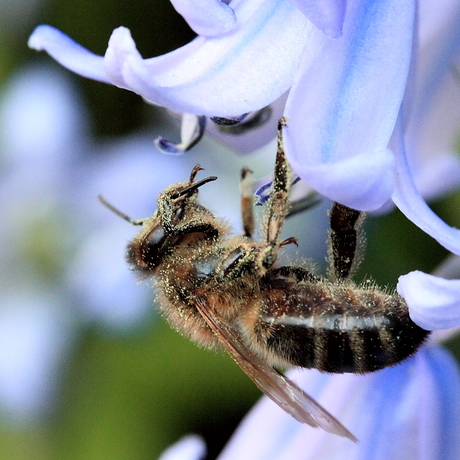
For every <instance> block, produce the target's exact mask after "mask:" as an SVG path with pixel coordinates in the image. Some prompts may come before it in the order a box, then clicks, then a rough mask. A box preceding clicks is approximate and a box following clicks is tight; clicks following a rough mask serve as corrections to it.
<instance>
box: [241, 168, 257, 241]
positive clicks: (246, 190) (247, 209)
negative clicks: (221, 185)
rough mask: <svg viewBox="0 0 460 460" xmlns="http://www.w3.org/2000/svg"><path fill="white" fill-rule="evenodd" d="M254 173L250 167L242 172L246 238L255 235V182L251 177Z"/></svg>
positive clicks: (242, 210) (242, 198)
mask: <svg viewBox="0 0 460 460" xmlns="http://www.w3.org/2000/svg"><path fill="white" fill-rule="evenodd" d="M250 173H252V171H251V170H250V169H249V168H248V167H244V168H243V169H242V170H241V182H240V191H241V217H242V218H243V229H244V236H247V237H248V238H252V234H253V233H254V211H253V206H254V204H253V196H254V193H253V190H252V185H253V183H254V180H253V179H252V177H250V175H249V174H250Z"/></svg>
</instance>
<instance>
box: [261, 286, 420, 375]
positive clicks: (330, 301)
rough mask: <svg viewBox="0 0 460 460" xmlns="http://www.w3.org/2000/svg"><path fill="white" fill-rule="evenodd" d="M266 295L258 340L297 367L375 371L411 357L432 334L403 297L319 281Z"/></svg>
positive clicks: (343, 370) (331, 370)
mask: <svg viewBox="0 0 460 460" xmlns="http://www.w3.org/2000/svg"><path fill="white" fill-rule="evenodd" d="M265 294H266V295H265V296H264V300H263V305H264V306H263V307H262V309H261V311H260V314H259V317H258V321H257V323H256V325H255V333H256V336H257V337H258V338H259V340H262V341H264V343H265V345H266V346H267V347H268V348H269V349H270V351H271V352H272V353H274V354H275V355H277V356H282V357H283V359H284V360H286V361H287V362H289V363H290V364H292V365H295V366H301V367H306V368H316V369H319V370H320V371H324V372H334V373H343V372H352V373H366V372H372V371H376V370H378V369H382V368H384V367H388V366H392V365H394V364H397V363H399V362H400V361H403V360H404V359H406V358H407V357H409V356H410V355H411V354H413V353H414V352H415V351H416V350H417V348H418V347H419V346H420V344H421V343H422V342H423V340H424V339H425V337H426V336H427V334H428V332H427V331H425V330H423V329H421V328H420V327H418V326H417V325H416V324H415V323H414V322H413V321H412V320H411V319H410V317H409V313H408V309H407V306H406V304H405V302H404V300H403V299H402V298H401V297H399V296H390V295H386V294H384V293H382V292H380V291H376V290H365V289H357V288H356V287H354V289H351V288H344V287H340V288H335V289H331V287H330V286H328V285H325V284H324V283H321V282H320V283H316V284H310V285H308V284H307V285H305V286H299V285H297V286H291V289H289V290H278V291H277V290H269V291H266V292H265Z"/></svg>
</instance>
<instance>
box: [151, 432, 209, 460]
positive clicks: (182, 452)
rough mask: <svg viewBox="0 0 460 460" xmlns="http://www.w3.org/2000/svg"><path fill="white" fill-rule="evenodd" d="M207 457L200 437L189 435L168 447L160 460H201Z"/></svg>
mask: <svg viewBox="0 0 460 460" xmlns="http://www.w3.org/2000/svg"><path fill="white" fill-rule="evenodd" d="M205 455H206V445H205V443H204V441H203V440H202V439H201V438H200V437H199V436H195V435H188V436H184V437H183V438H182V439H180V440H179V441H177V442H176V443H175V444H173V445H172V446H170V447H168V448H167V449H166V450H165V451H164V452H163V453H162V454H161V455H160V457H159V459H158V460H201V459H202V458H204V457H205Z"/></svg>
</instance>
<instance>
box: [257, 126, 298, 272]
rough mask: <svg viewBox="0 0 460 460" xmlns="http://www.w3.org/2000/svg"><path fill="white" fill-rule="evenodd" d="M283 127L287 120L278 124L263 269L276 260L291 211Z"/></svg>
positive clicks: (289, 181) (265, 222) (264, 224)
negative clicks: (287, 216) (286, 220)
mask: <svg viewBox="0 0 460 460" xmlns="http://www.w3.org/2000/svg"><path fill="white" fill-rule="evenodd" d="M283 126H286V119H285V118H281V119H280V121H279V123H278V148H277V151H276V160H275V171H274V174H273V191H272V193H271V195H270V198H269V200H268V205H267V211H266V212H265V214H264V220H263V229H264V236H265V241H266V244H267V246H266V247H265V249H264V251H263V253H262V261H261V263H262V267H264V268H270V267H271V266H272V265H273V263H274V262H275V260H276V256H277V253H278V248H279V246H280V239H281V230H282V228H283V224H284V220H285V218H286V215H287V213H288V211H289V190H290V187H291V168H290V166H289V163H288V162H287V159H286V155H285V153H284V146H283V132H282V130H283Z"/></svg>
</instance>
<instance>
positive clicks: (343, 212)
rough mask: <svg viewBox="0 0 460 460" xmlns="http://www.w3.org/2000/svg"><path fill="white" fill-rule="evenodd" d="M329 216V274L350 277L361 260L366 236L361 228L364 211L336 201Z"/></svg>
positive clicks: (334, 278)
mask: <svg viewBox="0 0 460 460" xmlns="http://www.w3.org/2000/svg"><path fill="white" fill-rule="evenodd" d="M329 218H330V224H331V229H330V231H329V251H328V252H329V257H328V259H329V276H330V277H331V278H332V279H333V280H335V281H341V280H344V279H346V278H348V277H350V276H351V275H352V274H353V273H354V272H355V271H356V270H357V268H358V266H359V264H360V262H361V259H362V252H363V249H364V236H363V235H362V232H361V231H360V230H361V224H362V222H363V220H364V213H362V212H361V211H356V210H355V209H351V208H349V207H347V206H345V205H343V204H340V203H334V204H333V205H332V209H331V210H330V212H329Z"/></svg>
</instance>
